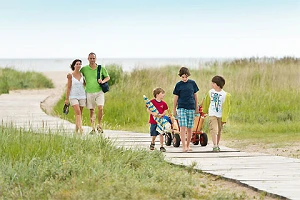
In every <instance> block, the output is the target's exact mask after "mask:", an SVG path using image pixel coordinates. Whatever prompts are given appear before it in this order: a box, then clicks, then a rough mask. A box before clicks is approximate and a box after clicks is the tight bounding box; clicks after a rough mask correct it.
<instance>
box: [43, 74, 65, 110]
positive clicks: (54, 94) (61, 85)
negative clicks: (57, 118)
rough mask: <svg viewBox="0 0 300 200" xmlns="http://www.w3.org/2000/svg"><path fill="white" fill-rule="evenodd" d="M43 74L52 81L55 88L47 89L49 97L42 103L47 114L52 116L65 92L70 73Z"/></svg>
mask: <svg viewBox="0 0 300 200" xmlns="http://www.w3.org/2000/svg"><path fill="white" fill-rule="evenodd" d="M43 74H44V75H45V76H47V77H48V78H50V79H51V80H52V82H53V84H54V87H55V88H53V89H47V90H48V91H49V96H48V97H47V98H46V99H45V100H44V101H42V102H41V108H42V109H43V110H44V111H45V112H46V113H47V114H52V111H53V107H54V106H55V105H56V103H57V102H58V101H59V99H60V98H61V97H62V95H63V93H64V92H65V89H66V84H67V74H68V72H67V71H65V72H61V71H58V72H43Z"/></svg>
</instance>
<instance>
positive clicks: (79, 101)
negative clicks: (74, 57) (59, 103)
mask: <svg viewBox="0 0 300 200" xmlns="http://www.w3.org/2000/svg"><path fill="white" fill-rule="evenodd" d="M70 104H71V106H74V105H78V104H79V106H80V107H86V99H70Z"/></svg>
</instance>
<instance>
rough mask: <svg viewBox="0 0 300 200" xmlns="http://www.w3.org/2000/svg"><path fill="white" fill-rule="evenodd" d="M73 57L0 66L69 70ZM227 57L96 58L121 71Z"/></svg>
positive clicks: (8, 62) (192, 65)
mask: <svg viewBox="0 0 300 200" xmlns="http://www.w3.org/2000/svg"><path fill="white" fill-rule="evenodd" d="M73 60H74V59H70V58H46V59H40V58H39V59H35V58H31V59H3V58H2V59H1V58H0V68H5V67H9V68H14V69H16V70H18V71H36V72H46V71H47V72H48V71H69V70H70V64H71V63H72V61H73ZM81 60H82V64H83V66H84V65H87V64H88V60H87V58H82V59H81ZM225 60H230V59H229V58H228V59H226V58H97V64H101V65H103V66H106V65H109V64H116V65H118V66H121V67H122V69H123V71H128V72H130V71H132V70H133V69H141V68H149V67H151V68H153V67H162V66H166V65H176V66H186V67H188V68H195V69H197V68H202V67H205V66H206V65H208V64H209V63H212V62H223V61H225Z"/></svg>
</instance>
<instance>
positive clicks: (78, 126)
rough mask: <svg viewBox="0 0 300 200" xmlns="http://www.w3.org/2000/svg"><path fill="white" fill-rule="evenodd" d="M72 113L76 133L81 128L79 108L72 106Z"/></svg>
mask: <svg viewBox="0 0 300 200" xmlns="http://www.w3.org/2000/svg"><path fill="white" fill-rule="evenodd" d="M73 109H74V113H75V131H76V133H77V132H78V130H80V128H81V114H80V108H79V105H78V104H76V105H73Z"/></svg>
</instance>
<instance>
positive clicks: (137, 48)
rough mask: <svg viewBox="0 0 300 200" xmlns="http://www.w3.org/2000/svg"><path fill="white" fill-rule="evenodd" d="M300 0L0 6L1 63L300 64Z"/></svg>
mask: <svg viewBox="0 0 300 200" xmlns="http://www.w3.org/2000/svg"><path fill="white" fill-rule="evenodd" d="M299 22H300V0H50V1H48V0H26V1H24V0H9V1H7V0H0V27H1V28H0V58H77V57H80V58H82V57H85V56H87V55H88V54H89V53H90V52H95V53H96V54H97V57H99V56H100V57H103V58H228V57H230V58H241V57H243V58H244V57H252V56H255V57H264V56H267V57H283V56H294V57H300V25H299Z"/></svg>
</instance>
